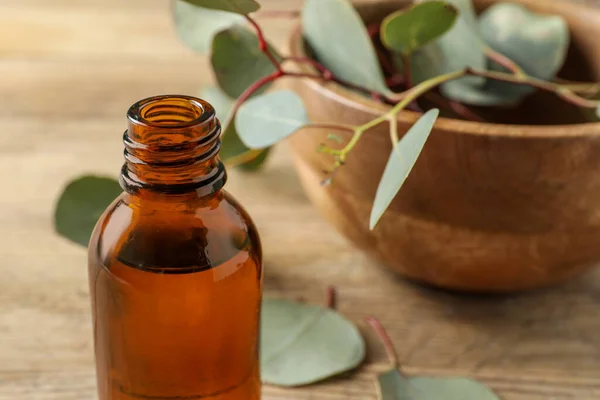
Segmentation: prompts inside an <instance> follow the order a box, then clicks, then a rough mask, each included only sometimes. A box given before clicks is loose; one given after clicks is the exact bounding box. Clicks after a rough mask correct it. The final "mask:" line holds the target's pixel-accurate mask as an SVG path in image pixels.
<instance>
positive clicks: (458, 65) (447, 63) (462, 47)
mask: <svg viewBox="0 0 600 400" xmlns="http://www.w3.org/2000/svg"><path fill="white" fill-rule="evenodd" d="M423 1H435V0H421V2H423ZM447 2H448V3H450V4H452V5H453V6H454V7H455V8H456V9H458V11H459V15H458V18H457V19H456V22H455V23H454V25H453V26H452V28H450V30H448V31H447V32H446V33H445V34H443V35H442V36H441V37H439V38H438V39H437V40H435V41H434V42H433V43H430V44H428V45H426V46H424V47H422V48H421V49H420V50H419V51H417V52H415V54H417V53H419V54H418V55H416V56H415V57H414V59H413V58H411V64H412V68H411V72H412V77H413V80H414V82H415V83H420V82H422V81H424V80H427V79H430V78H433V77H434V76H437V75H441V74H445V73H449V72H455V71H460V70H463V69H465V68H466V67H471V68H475V69H479V70H483V69H486V66H487V59H486V56H485V51H484V49H485V44H484V42H483V40H482V37H481V33H480V32H479V26H478V24H477V17H476V15H475V9H474V7H473V3H472V1H471V0H447ZM430 63H435V64H434V65H435V68H434V67H433V66H432V65H428V64H430ZM424 66H425V67H426V68H423V67H424ZM484 82H485V79H483V78H480V77H473V76H470V77H464V78H460V79H457V80H455V81H451V82H447V83H445V84H444V85H442V89H443V88H444V87H445V86H448V85H449V86H453V85H457V84H461V83H463V84H465V83H468V84H471V85H474V84H480V85H482V84H483V83H484Z"/></svg>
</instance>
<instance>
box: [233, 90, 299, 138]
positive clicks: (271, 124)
mask: <svg viewBox="0 0 600 400" xmlns="http://www.w3.org/2000/svg"><path fill="white" fill-rule="evenodd" d="M309 122H310V120H309V118H308V115H307V114H306V109H305V108H304V104H303V103H302V99H300V97H298V95H297V94H296V93H294V92H292V91H290V90H281V91H277V92H272V93H267V94H264V95H261V96H257V97H255V98H253V99H251V100H249V101H247V102H246V103H244V104H243V105H242V106H241V107H240V109H239V110H238V112H237V115H236V118H235V125H236V126H237V127H238V133H239V135H240V138H241V139H242V142H244V144H245V145H246V146H247V147H249V148H251V149H262V148H265V147H269V146H272V145H274V144H275V143H277V142H279V141H280V140H282V139H284V138H286V137H287V136H289V135H291V134H292V133H294V132H296V131H297V130H298V129H300V128H301V127H302V126H303V125H306V124H307V123H309Z"/></svg>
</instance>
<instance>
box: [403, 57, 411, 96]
mask: <svg viewBox="0 0 600 400" xmlns="http://www.w3.org/2000/svg"><path fill="white" fill-rule="evenodd" d="M402 69H403V73H404V86H405V87H406V89H407V90H408V89H410V88H411V87H412V80H411V77H410V75H411V74H410V58H409V57H408V56H405V55H403V56H402Z"/></svg>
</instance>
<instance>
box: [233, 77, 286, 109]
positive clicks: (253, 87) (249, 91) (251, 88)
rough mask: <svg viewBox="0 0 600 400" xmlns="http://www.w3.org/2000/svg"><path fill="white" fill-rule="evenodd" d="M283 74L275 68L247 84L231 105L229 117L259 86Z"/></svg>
mask: <svg viewBox="0 0 600 400" xmlns="http://www.w3.org/2000/svg"><path fill="white" fill-rule="evenodd" d="M283 75H284V73H283V71H281V70H277V71H275V72H273V73H272V74H269V75H267V76H265V77H263V78H261V79H259V80H257V81H256V82H254V83H253V84H252V85H250V86H248V88H247V89H246V90H244V92H243V93H242V94H241V95H240V97H238V98H237V100H236V102H235V104H234V105H233V108H232V110H231V112H230V113H229V118H230V119H232V118H233V117H235V114H236V113H237V111H238V109H239V108H240V106H241V105H242V104H243V103H244V102H245V101H246V100H248V99H249V98H250V96H252V95H253V94H254V93H256V91H257V90H259V89H260V88H262V87H263V86H265V85H266V84H267V83H269V82H273V81H274V80H276V79H278V78H281V77H282V76H283Z"/></svg>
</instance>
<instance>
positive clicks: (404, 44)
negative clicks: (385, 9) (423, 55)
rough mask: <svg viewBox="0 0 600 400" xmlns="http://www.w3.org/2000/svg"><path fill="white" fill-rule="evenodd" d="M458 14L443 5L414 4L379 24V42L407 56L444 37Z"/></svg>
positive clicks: (442, 3) (438, 3)
mask: <svg viewBox="0 0 600 400" xmlns="http://www.w3.org/2000/svg"><path fill="white" fill-rule="evenodd" d="M457 15H458V10H457V9H456V8H455V7H454V6H453V5H451V4H449V3H446V2H444V1H429V2H425V3H417V4H415V5H414V6H412V7H411V8H409V9H408V10H400V11H397V12H395V13H393V14H390V15H388V16H387V17H386V18H385V19H384V20H383V23H382V24H381V41H382V43H383V44H384V45H385V46H386V47H387V48H388V49H390V50H394V51H397V52H399V53H402V54H406V55H409V54H411V53H412V52H413V51H415V50H416V49H418V48H420V47H422V46H424V45H426V44H428V43H429V42H431V41H433V40H435V39H437V38H438V37H440V36H441V35H443V34H444V33H446V32H447V31H448V30H449V29H450V28H452V26H453V25H454V23H455V21H456V17H457Z"/></svg>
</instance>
